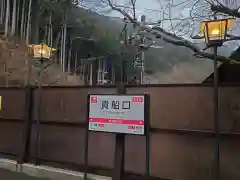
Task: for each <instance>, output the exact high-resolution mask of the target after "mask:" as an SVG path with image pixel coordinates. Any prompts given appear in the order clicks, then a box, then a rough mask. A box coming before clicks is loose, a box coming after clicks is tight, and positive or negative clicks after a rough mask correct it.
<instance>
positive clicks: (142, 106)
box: [84, 88, 149, 180]
mask: <svg viewBox="0 0 240 180" xmlns="http://www.w3.org/2000/svg"><path fill="white" fill-rule="evenodd" d="M119 89H121V88H119ZM122 92H123V93H119V94H101V95H100V94H92V95H89V97H88V103H89V104H88V129H87V132H86V145H87V144H88V131H97V132H108V133H116V142H115V158H114V173H113V180H121V179H122V176H123V171H124V149H125V141H124V139H125V135H126V134H131V135H142V136H146V148H147V149H146V175H147V177H149V113H148V108H149V103H148V102H149V96H148V95H146V94H142V95H137V94H136V95H135V94H134V95H129V94H125V93H124V92H125V89H124V88H123V90H122ZM87 147H88V145H87V146H86V149H85V166H86V164H87V156H88V153H87V151H88V148H87ZM84 175H85V176H84V177H85V178H87V170H86V171H85V174H84Z"/></svg>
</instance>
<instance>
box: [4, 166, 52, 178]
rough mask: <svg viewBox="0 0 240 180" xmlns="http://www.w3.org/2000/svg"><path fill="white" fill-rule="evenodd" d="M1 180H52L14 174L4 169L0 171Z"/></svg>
mask: <svg viewBox="0 0 240 180" xmlns="http://www.w3.org/2000/svg"><path fill="white" fill-rule="evenodd" d="M0 179H1V180H50V179H43V178H36V177H31V176H28V175H26V174H23V173H17V172H12V171H8V170H4V169H0Z"/></svg>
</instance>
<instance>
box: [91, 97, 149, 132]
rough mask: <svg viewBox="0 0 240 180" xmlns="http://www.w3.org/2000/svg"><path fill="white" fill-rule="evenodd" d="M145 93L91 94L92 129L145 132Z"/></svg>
mask: <svg viewBox="0 0 240 180" xmlns="http://www.w3.org/2000/svg"><path fill="white" fill-rule="evenodd" d="M144 106H145V96H144V95H90V97H89V119H88V122H89V126H88V130H90V131H102V132H113V133H125V134H138V135H144V134H145V128H144V127H145V123H146V122H145V113H146V112H145V107H144Z"/></svg>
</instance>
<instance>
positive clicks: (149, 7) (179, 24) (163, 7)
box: [85, 0, 240, 56]
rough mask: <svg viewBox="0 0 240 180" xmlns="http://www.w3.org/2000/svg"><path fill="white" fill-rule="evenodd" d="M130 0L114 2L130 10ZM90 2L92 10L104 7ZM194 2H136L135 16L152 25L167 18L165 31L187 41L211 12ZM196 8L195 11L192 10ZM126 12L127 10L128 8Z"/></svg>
mask: <svg viewBox="0 0 240 180" xmlns="http://www.w3.org/2000/svg"><path fill="white" fill-rule="evenodd" d="M129 1H130V0H112V2H113V3H115V4H117V5H122V6H124V7H131V4H130V3H129ZM218 1H219V2H221V3H222V4H223V5H226V6H228V7H230V8H236V7H240V0H218ZM88 2H90V3H87V4H85V5H86V6H88V7H93V6H94V5H96V3H97V6H98V7H99V6H101V3H100V2H101V0H88ZM195 2H196V0H188V1H186V0H136V14H137V17H140V16H141V15H146V17H147V21H151V22H154V21H158V20H163V19H164V21H162V22H163V23H162V27H163V28H164V29H165V30H168V31H171V32H172V33H176V34H177V35H179V36H184V37H186V38H187V37H190V35H196V34H197V33H198V31H199V23H200V21H202V20H206V17H208V15H209V12H210V11H209V6H206V5H205V4H204V2H205V1H204V0H200V3H198V4H197V5H195V6H194V4H195ZM203 5H205V6H203ZM193 6H194V8H193V9H192V7H193ZM93 10H94V9H93ZM95 10H96V9H95ZM125 10H127V8H126V9H125ZM96 11H97V12H98V13H100V14H104V15H107V16H112V17H122V15H121V14H119V13H118V12H116V11H111V10H110V8H109V6H105V7H104V5H103V6H101V8H98V9H97V10H96ZM190 11H191V12H192V16H193V17H194V20H192V19H191V18H190ZM205 16H206V17H205ZM170 19H171V20H170ZM232 33H233V34H234V35H240V19H237V21H236V23H235V24H234V27H233V32H232ZM237 45H238V42H231V43H226V45H225V46H224V48H228V49H230V50H229V53H227V54H226V55H227V56H228V55H230V54H231V52H232V49H235V47H237ZM224 55H225V54H224Z"/></svg>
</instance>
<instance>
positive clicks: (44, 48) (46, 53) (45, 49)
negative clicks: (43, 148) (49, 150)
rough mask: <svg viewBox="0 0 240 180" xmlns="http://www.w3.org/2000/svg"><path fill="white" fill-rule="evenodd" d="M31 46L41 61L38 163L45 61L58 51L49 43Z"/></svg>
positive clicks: (37, 140)
mask: <svg viewBox="0 0 240 180" xmlns="http://www.w3.org/2000/svg"><path fill="white" fill-rule="evenodd" d="M28 47H29V48H30V54H32V56H33V58H34V59H36V60H38V61H39V62H40V72H39V76H40V82H39V95H38V109H37V121H36V123H37V124H36V125H37V126H36V152H35V155H36V165H38V164H39V159H38V157H39V152H40V145H39V143H40V140H39V139H40V137H39V131H40V129H39V125H40V120H41V105H42V83H43V72H44V69H45V67H46V66H45V67H44V66H43V65H44V62H45V61H48V60H50V58H51V56H52V54H53V52H55V51H56V49H54V48H52V47H49V46H48V45H47V44H44V43H42V44H31V45H28Z"/></svg>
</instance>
